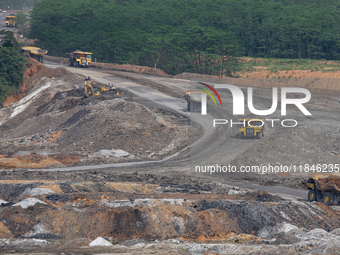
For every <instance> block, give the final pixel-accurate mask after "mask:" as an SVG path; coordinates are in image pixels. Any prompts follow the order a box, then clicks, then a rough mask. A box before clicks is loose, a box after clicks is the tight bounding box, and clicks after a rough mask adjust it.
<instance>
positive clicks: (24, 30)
mask: <svg viewBox="0 0 340 255" xmlns="http://www.w3.org/2000/svg"><path fill="white" fill-rule="evenodd" d="M15 23H16V26H17V27H18V32H19V33H20V34H21V35H24V36H25V37H26V36H28V35H29V26H30V20H29V18H28V17H27V14H26V13H25V12H23V11H19V12H17V14H16V19H15Z"/></svg>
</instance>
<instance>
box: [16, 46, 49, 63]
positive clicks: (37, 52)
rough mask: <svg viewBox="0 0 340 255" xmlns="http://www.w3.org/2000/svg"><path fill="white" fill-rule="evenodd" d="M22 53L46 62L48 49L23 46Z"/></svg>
mask: <svg viewBox="0 0 340 255" xmlns="http://www.w3.org/2000/svg"><path fill="white" fill-rule="evenodd" d="M21 54H22V55H25V56H27V57H31V58H34V59H36V60H38V61H39V62H41V63H44V55H45V54H47V50H42V49H40V48H38V47H32V46H23V47H21Z"/></svg>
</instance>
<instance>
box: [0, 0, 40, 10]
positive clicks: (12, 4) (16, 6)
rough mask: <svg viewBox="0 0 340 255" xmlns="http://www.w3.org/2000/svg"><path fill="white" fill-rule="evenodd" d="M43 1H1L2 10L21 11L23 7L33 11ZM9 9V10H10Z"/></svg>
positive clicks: (0, 7)
mask: <svg viewBox="0 0 340 255" xmlns="http://www.w3.org/2000/svg"><path fill="white" fill-rule="evenodd" d="M41 1H43V0H0V9H2V10H6V11H8V10H20V9H22V8H23V7H27V9H32V7H33V6H34V5H35V4H36V3H38V2H41ZM8 7H9V9H8Z"/></svg>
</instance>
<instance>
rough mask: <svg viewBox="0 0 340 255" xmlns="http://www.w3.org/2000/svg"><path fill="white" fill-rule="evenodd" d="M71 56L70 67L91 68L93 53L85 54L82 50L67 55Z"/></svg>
mask: <svg viewBox="0 0 340 255" xmlns="http://www.w3.org/2000/svg"><path fill="white" fill-rule="evenodd" d="M67 55H68V56H70V59H69V61H68V65H69V66H75V67H78V66H82V67H90V64H91V61H92V60H91V58H92V53H91V52H84V51H80V50H76V51H73V52H71V53H67Z"/></svg>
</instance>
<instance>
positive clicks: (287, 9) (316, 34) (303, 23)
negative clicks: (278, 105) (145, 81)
mask: <svg viewBox="0 0 340 255" xmlns="http://www.w3.org/2000/svg"><path fill="white" fill-rule="evenodd" d="M339 21H340V1H339V0H328V1H321V0H294V1H293V0H164V1H159V0H45V1H43V2H40V3H37V4H36V5H35V7H34V10H33V12H32V33H31V38H37V39H38V41H39V45H40V46H42V47H43V48H46V49H48V50H49V52H50V53H51V54H53V55H57V56H65V53H66V52H70V51H73V50H76V49H80V50H83V51H91V52H93V54H94V55H93V56H94V57H95V58H96V59H97V61H102V62H113V63H130V64H137V65H147V66H154V65H155V64H156V65H157V67H158V68H161V69H162V70H164V71H166V72H167V73H170V74H178V73H181V72H184V71H187V72H197V73H205V74H214V75H220V74H222V73H223V75H231V73H232V71H235V70H236V69H237V65H236V64H235V63H236V58H235V57H237V56H251V57H275V58H311V59H320V58H322V59H338V58H339V54H340V43H339V39H340V38H339V37H340V29H339V28H340V22H339ZM338 27H339V28H338Z"/></svg>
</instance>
